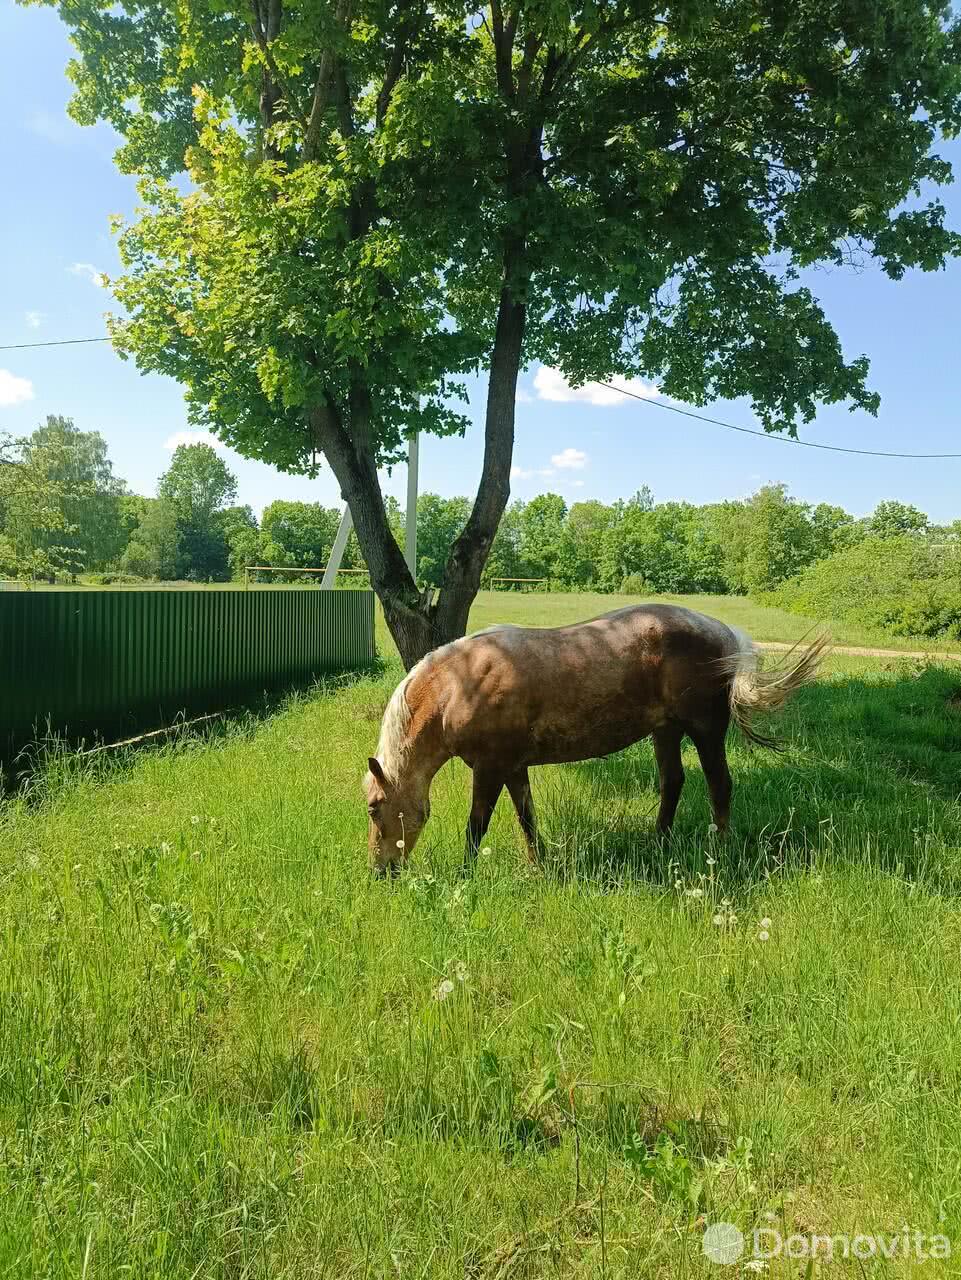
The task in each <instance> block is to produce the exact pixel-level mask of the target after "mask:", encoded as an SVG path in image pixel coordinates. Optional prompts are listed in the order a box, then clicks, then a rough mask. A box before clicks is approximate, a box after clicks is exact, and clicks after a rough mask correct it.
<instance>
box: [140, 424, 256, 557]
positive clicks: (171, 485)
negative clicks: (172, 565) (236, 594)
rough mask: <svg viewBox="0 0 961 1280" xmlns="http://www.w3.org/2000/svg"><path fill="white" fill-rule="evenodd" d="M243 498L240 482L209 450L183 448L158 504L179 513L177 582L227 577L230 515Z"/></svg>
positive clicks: (173, 462)
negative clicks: (227, 522)
mask: <svg viewBox="0 0 961 1280" xmlns="http://www.w3.org/2000/svg"><path fill="white" fill-rule="evenodd" d="M236 496H237V478H236V476H235V475H234V474H233V472H232V471H231V470H230V469H229V467H228V466H227V464H226V463H225V462H224V460H223V459H222V458H221V457H220V456H219V455H218V453H217V451H216V450H215V449H212V448H211V447H210V445H209V444H182V445H178V446H177V448H176V449H175V450H174V455H173V458H172V459H171V460H170V466H169V467H168V468H167V470H166V471H165V472H164V474H163V475H162V476H161V477H160V481H159V483H158V485H157V498H158V501H159V502H160V503H161V504H163V505H165V506H166V507H168V508H170V509H171V510H172V511H174V512H175V514H176V517H177V530H178V548H177V576H178V577H180V578H192V579H206V580H209V579H221V578H225V577H227V574H228V567H229V548H228V546H227V538H226V535H225V532H224V526H223V513H224V509H225V508H226V507H228V506H229V505H230V503H232V502H233V500H234V499H235V498H236Z"/></svg>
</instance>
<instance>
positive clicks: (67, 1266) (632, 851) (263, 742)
mask: <svg viewBox="0 0 961 1280" xmlns="http://www.w3.org/2000/svg"><path fill="white" fill-rule="evenodd" d="M615 603H617V602H616V601H612V600H611V598H610V597H600V598H598V601H597V607H596V608H595V601H594V600H587V601H585V600H584V599H583V598H581V599H580V600H579V601H578V602H576V607H575V602H574V601H572V600H571V598H563V597H521V596H512V597H504V596H497V597H495V598H493V599H492V598H490V597H485V598H484V599H482V601H481V602H480V604H479V607H478V609H477V612H476V615H475V619H474V621H475V622H476V624H478V625H483V624H486V623H489V622H490V621H492V620H494V618H495V616H497V617H502V618H506V619H508V620H515V621H518V620H522V619H529V620H531V621H533V622H540V623H545V622H551V621H555V620H562V619H563V620H566V619H567V618H569V617H573V616H576V615H577V614H579V615H581V616H583V615H584V614H588V613H592V612H596V611H597V609H599V608H609V607H612V605H613V604H615ZM714 605H718V602H716V601H712V606H714ZM730 605H731V607H732V608H734V607H735V606H736V607H737V608H738V609H743V610H747V611H748V613H747V614H746V615H743V614H739V615H737V616H735V615H734V614H730V615H723V616H731V617H732V619H733V620H735V621H738V622H739V623H741V624H742V625H744V624H745V623H746V625H748V626H749V627H750V628H751V629H753V630H754V632H755V634H757V635H758V636H759V638H765V639H786V638H792V636H793V635H795V634H797V632H799V631H800V630H802V629H803V626H804V624H803V622H802V621H799V620H798V619H796V618H793V617H790V616H789V615H777V616H774V615H773V614H772V612H771V611H758V610H756V609H752V607H751V606H750V605H747V604H746V603H745V602H742V601H738V602H730ZM712 611H713V612H718V613H721V608H720V606H719V605H718V607H716V608H712ZM398 675H399V668H398V667H396V666H395V665H388V668H387V670H386V671H385V672H384V674H383V675H382V676H379V677H376V678H364V679H359V680H356V681H353V682H346V683H343V684H342V685H339V686H336V687H331V688H329V689H328V690H327V691H323V692H318V693H316V694H314V695H311V696H305V697H303V698H301V699H297V700H294V701H291V702H290V703H289V704H288V705H287V706H286V707H285V708H283V709H282V710H281V711H280V712H278V713H277V714H274V715H272V716H271V717H269V718H267V719H263V720H255V719H250V720H249V721H245V722H241V721H235V722H233V723H231V724H230V725H229V726H227V727H226V728H225V729H224V730H223V732H222V733H221V734H220V735H219V736H217V737H214V738H209V739H207V740H203V741H201V740H195V741H187V742H181V743H180V744H178V745H172V746H169V747H167V748H165V749H163V750H157V751H152V752H144V753H142V754H140V755H139V756H133V757H131V758H129V759H128V760H126V761H121V762H119V763H118V762H112V763H106V762H101V763H100V764H98V765H97V766H96V767H94V766H91V765H88V766H87V767H86V768H80V767H79V765H78V764H77V763H76V762H75V761H70V760H69V759H64V760H63V761H61V762H60V764H59V765H58V766H56V767H53V768H52V769H51V771H50V772H49V774H48V775H47V776H46V777H45V778H44V779H42V780H38V781H37V782H36V783H35V784H34V786H33V788H32V789H31V790H30V791H28V792H27V793H26V794H24V795H23V796H21V797H19V798H17V799H15V800H13V801H10V802H8V803H7V804H6V805H5V807H3V808H2V809H0V885H2V893H0V1276H4V1277H6V1276H10V1277H14V1276H16V1277H21V1276H44V1277H47V1276H49V1277H68V1276H69V1277H85V1278H86V1280H93V1278H94V1277H103V1278H106V1277H111V1278H112V1277H116V1276H121V1275H122V1276H133V1277H175V1276H176V1277H184V1280H186V1278H187V1277H198V1278H199V1277H217V1278H218V1280H219V1278H221V1277H223V1278H224V1280H227V1278H230V1280H234V1278H240V1277H271V1280H281V1278H282V1280H288V1278H289V1280H307V1278H308V1277H311V1278H313V1277H327V1276H329V1277H332V1278H340V1277H358V1278H359V1277H372V1278H373V1277H377V1278H380V1277H411V1278H413V1277H445V1278H446V1277H449V1278H450V1280H454V1278H455V1277H456V1278H457V1280H508V1278H510V1280H520V1278H521V1277H523V1278H528V1277H540V1276H557V1277H565V1278H568V1277H569V1278H571V1280H573V1278H574V1277H577V1278H581V1277H584V1278H590V1280H594V1278H596V1280H608V1278H610V1280H613V1278H614V1277H624V1278H625V1280H626V1278H627V1277H632V1278H633V1277H640V1278H642V1280H648V1278H653V1277H664V1278H665V1280H666V1278H668V1277H670V1278H672V1280H673V1278H674V1277H702V1276H705V1277H706V1276H716V1277H720V1276H727V1275H744V1276H746V1275H751V1274H754V1273H755V1272H754V1269H753V1268H748V1267H747V1266H746V1265H745V1264H744V1263H743V1262H742V1265H741V1266H739V1267H721V1266H719V1265H717V1264H716V1263H715V1262H712V1261H710V1260H709V1259H707V1258H706V1257H705V1256H704V1253H703V1250H702V1242H703V1240H704V1229H705V1226H706V1225H708V1224H715V1223H718V1222H731V1223H734V1224H736V1225H737V1226H738V1227H739V1228H740V1229H741V1230H743V1231H744V1232H746V1233H749V1232H750V1231H752V1230H754V1229H756V1228H763V1229H765V1230H766V1231H768V1232H769V1233H770V1232H773V1231H777V1232H780V1233H781V1235H782V1236H783V1237H787V1236H788V1235H790V1234H792V1233H812V1232H813V1233H817V1234H831V1235H835V1236H836V1235H839V1234H841V1233H845V1234H849V1235H854V1234H856V1233H870V1234H874V1235H876V1234H883V1235H885V1236H887V1235H893V1234H895V1233H902V1232H903V1229H904V1228H905V1226H906V1227H907V1228H909V1230H910V1231H911V1232H920V1233H922V1235H923V1236H924V1237H926V1238H927V1237H931V1236H934V1235H936V1234H944V1235H946V1236H947V1237H949V1238H951V1239H952V1240H953V1241H954V1242H955V1246H956V1253H957V1256H958V1257H961V1124H959V1115H961V981H959V979H961V912H959V894H961V810H959V805H958V792H959V777H961V709H959V708H958V707H957V706H956V705H954V704H953V700H954V699H955V698H956V696H957V690H958V688H959V685H961V675H959V673H958V672H957V671H956V670H954V669H949V668H942V667H936V666H933V667H923V666H922V665H921V664H919V663H916V662H907V661H905V662H904V663H895V664H892V663H880V662H877V661H871V660H867V659H843V660H842V659H835V660H833V662H832V663H831V664H830V667H829V670H828V672H827V674H826V677H825V678H824V679H823V680H822V681H821V682H819V683H818V685H817V686H815V687H812V688H810V689H808V690H805V691H804V692H803V693H802V695H801V696H799V697H798V698H797V700H796V701H795V703H794V704H793V705H792V707H791V708H790V709H789V711H788V712H787V713H786V714H785V715H784V716H783V717H782V718H781V719H780V721H779V722H778V723H777V724H776V727H777V728H778V729H779V731H780V732H782V733H783V734H784V735H785V736H786V737H787V738H788V740H789V741H790V743H791V746H790V748H789V750H788V751H787V752H786V754H784V755H783V756H781V757H772V756H771V755H769V754H767V753H764V752H757V751H754V752H751V751H748V750H745V749H744V748H743V747H741V746H740V745H739V744H736V743H732V768H733V772H734V775H735V788H736V789H735V801H734V823H733V832H732V835H731V836H730V837H729V839H728V840H727V841H726V842H725V843H723V844H719V843H717V841H716V840H715V839H713V838H712V837H711V835H710V834H709V831H708V824H709V812H708V805H707V797H706V794H705V790H704V787H703V783H702V778H701V775H700V771H699V769H698V767H697V764H696V761H695V759H694V757H693V752H688V753H687V754H686V756H685V763H686V764H688V765H689V766H690V767H689V770H688V783H687V787H686V789H685V793H684V796H683V798H682V801H681V809H680V814H679V820H678V828H677V834H676V836H675V838H674V839H673V840H672V842H671V843H670V845H669V846H667V847H661V846H660V845H659V844H658V843H657V842H656V841H655V839H654V837H653V834H652V819H653V811H654V808H655V779H654V767H653V761H652V758H651V752H650V748H649V746H648V745H647V744H642V745H640V746H638V747H636V748H633V749H631V750H630V751H628V752H626V753H624V754H622V755H620V756H617V757H613V758H611V759H610V760H608V761H605V762H593V763H587V764H584V765H579V766H578V765H572V766H567V767H564V768H556V769H554V768H551V769H542V770H540V771H537V773H536V777H535V790H536V796H537V801H538V805H539V808H540V812H541V815H542V822H543V828H544V834H545V837H546V845H547V850H546V857H545V865H544V868H543V870H542V871H541V872H540V873H537V874H535V873H532V872H531V871H529V870H528V869H527V868H526V866H525V863H524V859H523V855H522V852H521V843H520V838H519V835H518V832H517V830H516V827H515V824H514V821H513V817H512V814H511V813H510V811H509V809H508V807H507V806H506V805H505V804H504V803H503V802H502V805H501V807H500V808H499V809H498V813H497V815H496V816H495V821H494V824H493V826H492V830H491V833H490V838H489V841H488V846H489V852H488V850H487V849H485V851H484V853H483V854H482V856H481V857H480V859H479V862H478V867H477V872H476V875H475V876H474V878H473V879H470V880H466V881H465V880H464V879H462V878H460V877H459V876H458V874H457V872H458V867H459V865H460V858H461V832H462V828H463V824H464V821H465V819H466V807H467V781H468V779H467V771H466V770H465V769H464V768H463V767H462V766H460V765H452V766H449V767H447V768H445V769H444V770H443V771H442V773H441V775H440V776H439V777H438V780H437V783H436V785H435V791H434V796H433V810H434V812H433V816H432V818H431V821H430V824H429V827H428V829H427V832H426V833H425V835H424V837H423V839H422V842H421V845H420V846H419V847H418V849H417V852H416V855H415V860H414V862H413V865H412V866H411V868H410V869H409V871H408V872H407V873H406V874H405V875H404V876H403V877H402V878H401V880H400V881H398V882H396V883H394V884H390V883H384V882H373V881H372V880H371V879H370V878H369V876H368V874H367V869H366V856H365V849H364V837H365V824H366V814H365V812H364V806H363V801H362V798H361V792H360V787H359V783H360V776H361V772H362V768H363V763H364V760H365V758H366V756H367V755H368V754H369V753H370V751H371V750H373V747H374V745H375V742H376V737H377V729H378V722H379V718H380V715H381V712H382V710H383V707H384V704H385V702H386V699H387V697H388V695H389V692H390V690H391V689H392V687H393V685H394V683H395V681H396V679H397V678H398ZM898 1238H899V1239H900V1240H901V1242H902V1243H901V1245H900V1246H899V1247H898V1248H897V1250H896V1253H897V1255H898V1256H895V1257H894V1258H892V1259H891V1260H884V1259H878V1258H874V1259H867V1260H858V1259H856V1258H854V1257H851V1258H849V1259H847V1260H844V1259H843V1258H838V1257H836V1260H835V1262H834V1263H833V1264H832V1265H830V1266H827V1265H826V1266H825V1267H824V1270H823V1272H821V1271H819V1270H818V1268H817V1267H815V1266H814V1265H813V1264H811V1265H810V1266H809V1265H808V1264H807V1263H806V1262H804V1261H798V1260H787V1259H785V1258H784V1257H783V1256H782V1257H780V1258H772V1259H770V1260H769V1261H768V1262H767V1270H766V1274H768V1275H774V1276H785V1277H786V1276H791V1277H796V1276H813V1275H815V1274H823V1275H826V1276H827V1275H835V1274H836V1275H839V1276H840V1275H852V1276H859V1277H861V1276H865V1275H872V1276H873V1275H884V1276H887V1275H892V1276H894V1275H897V1276H901V1275H923V1276H931V1277H934V1276H941V1275H952V1274H956V1272H957V1270H958V1266H957V1264H956V1263H955V1262H952V1261H939V1260H934V1259H932V1260H928V1261H924V1262H920V1261H918V1260H917V1257H916V1256H915V1255H916V1252H917V1245H916V1242H915V1241H914V1238H913V1237H911V1244H910V1246H909V1248H908V1249H907V1251H905V1248H904V1244H903V1236H901V1235H900V1234H899V1237H898ZM762 1239H763V1241H764V1242H765V1243H766V1244H767V1245H770V1244H771V1242H772V1240H773V1237H772V1236H771V1235H770V1234H769V1235H766V1236H764V1237H763V1238H762ZM935 1247H936V1248H937V1249H940V1248H941V1246H940V1245H939V1244H938V1245H936V1246H935ZM930 1248H931V1245H930V1242H929V1241H927V1240H926V1241H925V1242H923V1243H922V1251H929V1250H930ZM862 1252H863V1246H862ZM905 1253H907V1256H905Z"/></svg>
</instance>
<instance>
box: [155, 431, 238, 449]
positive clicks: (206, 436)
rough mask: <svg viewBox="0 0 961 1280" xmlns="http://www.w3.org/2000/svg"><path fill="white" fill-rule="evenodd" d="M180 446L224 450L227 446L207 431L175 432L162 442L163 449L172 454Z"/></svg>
mask: <svg viewBox="0 0 961 1280" xmlns="http://www.w3.org/2000/svg"><path fill="white" fill-rule="evenodd" d="M182 444H186V445H191V444H209V445H210V447H211V449H225V448H226V447H227V446H226V445H225V444H224V443H223V441H221V440H218V439H217V437H216V436H215V435H211V433H210V432H209V431H175V432H174V434H173V435H172V436H168V437H167V439H166V440H165V441H164V448H165V449H169V450H170V452H171V453H173V451H174V449H178V448H179V447H180V446H181V445H182Z"/></svg>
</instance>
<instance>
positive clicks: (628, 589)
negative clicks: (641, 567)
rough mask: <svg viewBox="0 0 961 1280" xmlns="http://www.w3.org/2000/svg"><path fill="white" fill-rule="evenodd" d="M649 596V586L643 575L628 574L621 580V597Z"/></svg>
mask: <svg viewBox="0 0 961 1280" xmlns="http://www.w3.org/2000/svg"><path fill="white" fill-rule="evenodd" d="M650 594H651V584H650V583H649V582H648V580H647V579H646V578H645V577H644V575H643V573H628V574H625V576H624V577H623V578H622V579H621V595H623V596H649V595H650Z"/></svg>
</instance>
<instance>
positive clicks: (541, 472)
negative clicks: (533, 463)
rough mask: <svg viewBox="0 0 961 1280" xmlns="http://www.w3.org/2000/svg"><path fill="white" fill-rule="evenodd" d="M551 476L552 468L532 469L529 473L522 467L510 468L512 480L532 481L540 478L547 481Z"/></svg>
mask: <svg viewBox="0 0 961 1280" xmlns="http://www.w3.org/2000/svg"><path fill="white" fill-rule="evenodd" d="M553 474H554V468H553V467H540V468H538V467H534V468H532V469H531V470H530V471H528V470H526V469H525V468H524V467H518V466H513V467H511V479H512V480H533V479H534V477H535V476H540V477H542V478H544V479H549V478H550V477H551V476H552V475H553Z"/></svg>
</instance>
